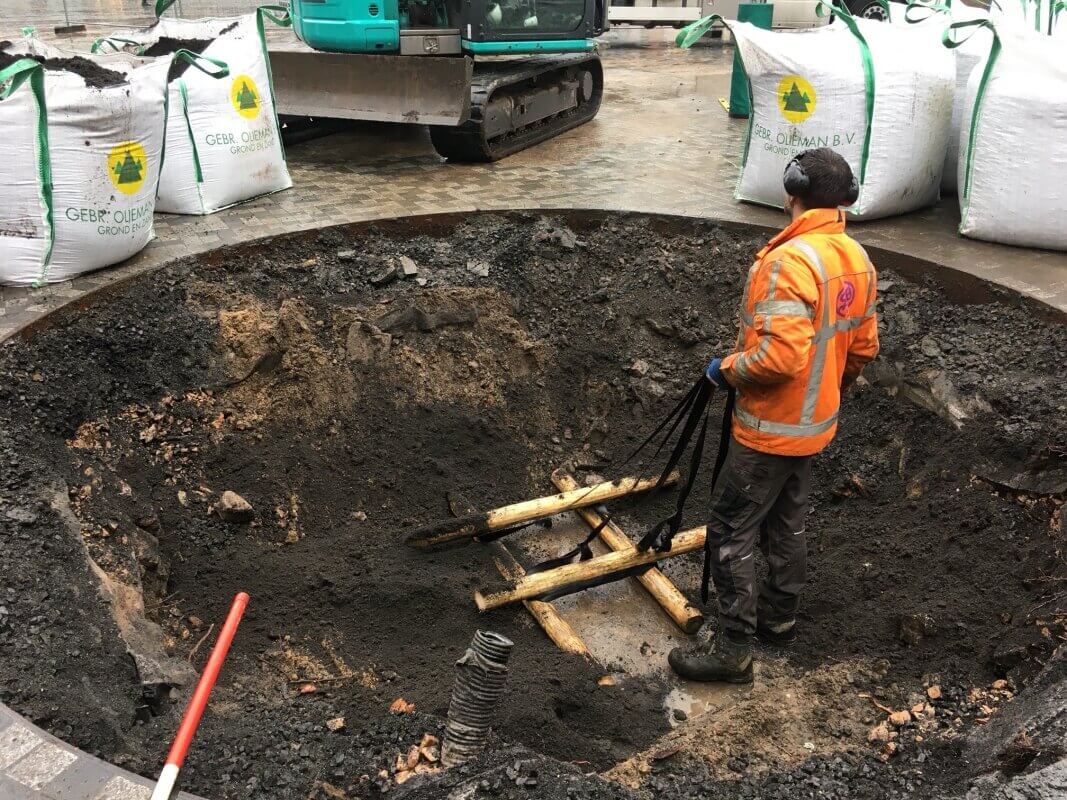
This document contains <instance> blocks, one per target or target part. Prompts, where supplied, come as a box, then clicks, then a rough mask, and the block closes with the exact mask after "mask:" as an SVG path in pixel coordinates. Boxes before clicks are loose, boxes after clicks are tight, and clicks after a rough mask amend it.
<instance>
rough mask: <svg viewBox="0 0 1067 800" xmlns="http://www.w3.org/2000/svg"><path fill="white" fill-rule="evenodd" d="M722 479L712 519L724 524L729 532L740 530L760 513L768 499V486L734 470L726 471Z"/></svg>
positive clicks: (712, 508)
mask: <svg viewBox="0 0 1067 800" xmlns="http://www.w3.org/2000/svg"><path fill="white" fill-rule="evenodd" d="M720 480H721V481H722V482H723V487H722V491H721V492H716V494H717V495H718V496H717V497H716V498H715V500H714V502H712V504H711V517H712V521H713V522H716V521H717V522H719V523H721V524H722V525H724V526H725V527H726V529H727V531H728V532H731V533H732V532H735V531H739V530H741V529H742V528H744V527H745V526H746V525H749V524H750V523H751V522H752V521H753V520H754V519H755V518H756V516H757V515H758V514H759V512H760V509H761V508H762V507H763V504H764V501H765V500H766V499H767V486H766V484H765V483H762V482H756V481H753V480H752V479H751V478H749V477H748V476H745V475H738V474H737V473H734V472H728V473H727V472H724V473H723V475H722V476H721V477H720Z"/></svg>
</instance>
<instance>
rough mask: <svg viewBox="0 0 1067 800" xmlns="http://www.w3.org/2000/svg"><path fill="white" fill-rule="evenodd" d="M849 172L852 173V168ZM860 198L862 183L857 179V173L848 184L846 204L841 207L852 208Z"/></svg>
mask: <svg viewBox="0 0 1067 800" xmlns="http://www.w3.org/2000/svg"><path fill="white" fill-rule="evenodd" d="M849 171H851V168H849ZM859 196H860V182H859V179H858V178H856V175H855V173H853V175H852V180H850V181H849V182H848V193H847V194H846V195H845V202H843V203H842V204H841V205H843V206H850V205H852V204H853V203H855V202H856V201H857V200H858V199H859Z"/></svg>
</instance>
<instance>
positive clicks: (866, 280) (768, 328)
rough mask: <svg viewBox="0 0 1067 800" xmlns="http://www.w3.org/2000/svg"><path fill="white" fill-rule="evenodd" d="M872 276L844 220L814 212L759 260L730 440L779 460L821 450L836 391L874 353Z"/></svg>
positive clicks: (746, 312)
mask: <svg viewBox="0 0 1067 800" xmlns="http://www.w3.org/2000/svg"><path fill="white" fill-rule="evenodd" d="M877 280H878V279H877V276H876V275H875V272H874V266H873V265H872V264H871V260H870V258H868V257H867V253H866V251H865V250H864V249H863V248H862V247H861V246H860V245H859V244H858V243H857V242H855V241H853V240H852V238H851V237H849V236H847V235H845V215H844V213H842V212H841V211H839V210H836V209H827V208H820V209H812V210H811V211H806V212H805V213H804V214H802V215H801V216H799V217H798V218H797V219H795V220H794V221H793V222H792V223H791V224H790V225H789V227H787V228H786V229H785V230H783V231H782V232H781V233H779V234H778V235H777V236H775V237H774V238H773V239H772V240H771V241H770V243H769V244H768V245H767V246H766V247H765V248H763V249H762V250H761V251H760V252H759V255H758V256H757V257H756V263H755V264H753V266H752V268H751V269H750V270H749V274H748V284H747V285H746V286H745V293H744V296H743V297H742V300H741V331H740V335H739V336H738V340H737V350H738V352H735V353H732V354H731V355H729V356H728V357H726V358H724V359H723V362H722V372H723V374H724V375H725V376H726V379H727V380H728V381H729V382H730V383H731V384H732V385H733V386H735V387H736V388H737V405H736V408H735V409H734V421H733V435H734V438H735V439H736V440H737V441H739V442H741V444H744V445H746V446H748V447H751V448H752V449H753V450H759V451H761V452H764V453H774V454H776V455H783V456H806V455H812V454H814V453H817V452H819V451H820V450H822V449H823V448H824V447H826V445H827V444H829V443H830V441H831V440H832V439H833V438H834V434H835V433H836V432H837V412H838V406H839V405H840V403H841V384H842V381H843V380H844V379H845V378H848V379H849V380H854V379H855V378H856V377H857V376H858V375H859V374H860V371H861V370H862V369H863V365H864V364H866V363H867V362H868V361H871V360H872V359H873V358H874V357H875V356H876V355H877V354H878V318H877V315H876V313H875V299H876V293H877Z"/></svg>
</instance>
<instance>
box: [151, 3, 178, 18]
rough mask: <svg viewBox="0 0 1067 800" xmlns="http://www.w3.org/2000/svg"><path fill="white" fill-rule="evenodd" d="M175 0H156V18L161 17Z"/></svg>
mask: <svg viewBox="0 0 1067 800" xmlns="http://www.w3.org/2000/svg"><path fill="white" fill-rule="evenodd" d="M175 2H177V0H156V18H157V19H158V18H159V17H162V16H163V14H164V13H166V11H167V9H168V8H170V7H171V6H172V5H174V3H175Z"/></svg>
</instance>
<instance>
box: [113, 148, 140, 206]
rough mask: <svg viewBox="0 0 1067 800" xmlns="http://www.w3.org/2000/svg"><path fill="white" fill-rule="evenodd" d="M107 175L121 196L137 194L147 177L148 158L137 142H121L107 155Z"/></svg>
mask: <svg viewBox="0 0 1067 800" xmlns="http://www.w3.org/2000/svg"><path fill="white" fill-rule="evenodd" d="M107 174H108V176H109V177H110V178H111V182H112V183H113V184H114V185H115V188H116V189H118V190H119V191H120V192H122V193H123V194H137V192H139V191H140V190H141V187H142V186H143V185H144V181H145V178H146V177H148V156H147V155H146V154H145V151H144V148H143V147H141V145H140V144H138V143H137V142H123V143H122V144H119V145H115V146H114V147H112V148H111V152H110V153H108V154H107Z"/></svg>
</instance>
